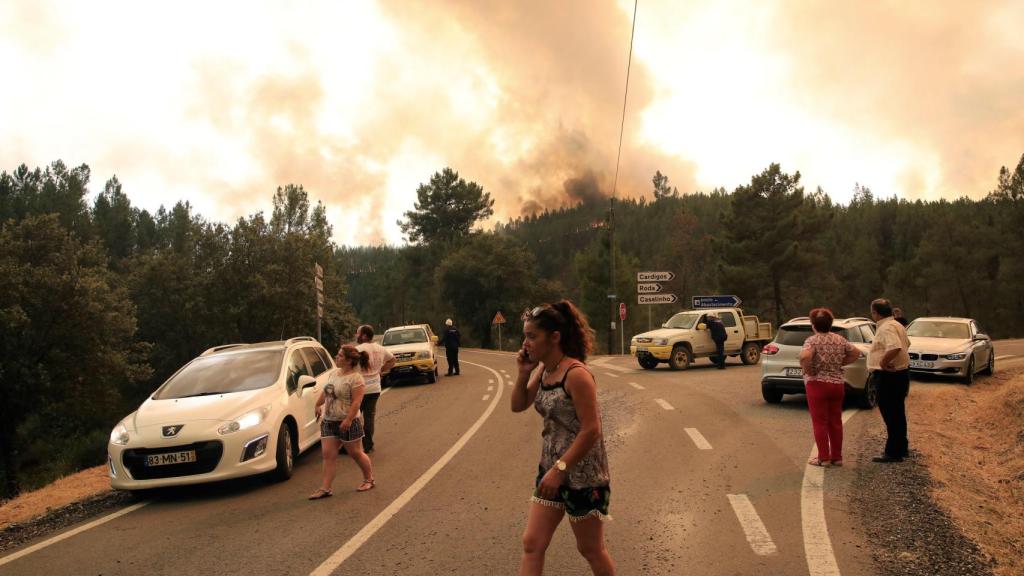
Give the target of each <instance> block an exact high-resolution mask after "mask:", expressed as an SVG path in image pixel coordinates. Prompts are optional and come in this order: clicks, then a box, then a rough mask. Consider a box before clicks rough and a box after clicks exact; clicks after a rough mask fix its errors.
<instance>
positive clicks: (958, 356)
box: [943, 352, 967, 360]
mask: <svg viewBox="0 0 1024 576" xmlns="http://www.w3.org/2000/svg"><path fill="white" fill-rule="evenodd" d="M943 358H945V359H946V360H963V359H964V358H967V353H966V352H957V353H956V354H946V355H945V356H943Z"/></svg>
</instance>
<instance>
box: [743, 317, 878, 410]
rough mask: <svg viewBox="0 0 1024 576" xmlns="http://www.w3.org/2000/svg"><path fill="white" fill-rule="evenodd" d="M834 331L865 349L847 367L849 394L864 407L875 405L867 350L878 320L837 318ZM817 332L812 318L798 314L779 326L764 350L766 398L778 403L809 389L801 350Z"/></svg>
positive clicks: (762, 371) (845, 372) (763, 389)
mask: <svg viewBox="0 0 1024 576" xmlns="http://www.w3.org/2000/svg"><path fill="white" fill-rule="evenodd" d="M832 332H835V333H836V334H839V335H841V336H842V337H843V338H846V340H847V341H848V342H849V343H850V344H853V346H854V348H856V349H858V350H860V353H861V355H860V358H858V359H857V360H855V361H854V362H853V363H852V364H849V365H847V366H844V367H843V379H844V380H846V393H847V395H848V396H852V397H853V398H854V399H856V401H857V404H858V405H859V406H860V407H861V408H874V407H875V405H876V404H878V390H877V389H876V388H875V383H874V381H872V380H871V378H870V377H869V376H870V375H869V373H868V369H867V353H868V349H869V348H870V347H871V341H872V340H873V339H874V337H875V323H874V322H872V321H871V320H869V319H867V318H836V319H835V320H834V321H833V322H832ZM813 333H814V331H813V329H812V328H811V321H810V319H809V318H807V317H806V316H804V317H801V318H794V319H792V320H790V321H789V322H786V323H785V324H783V325H782V326H779V331H778V333H777V334H776V335H775V339H774V340H772V342H771V343H770V344H768V345H767V346H765V347H764V350H762V351H761V396H762V397H763V398H764V400H765V402H768V403H769V404H778V403H779V402H782V396H783V395H785V394H805V393H806V389H805V388H804V371H803V368H801V367H800V351H801V350H803V347H804V342H805V341H806V340H807V338H809V337H810V336H811V334H813Z"/></svg>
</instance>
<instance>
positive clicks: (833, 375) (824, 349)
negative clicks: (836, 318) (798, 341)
mask: <svg viewBox="0 0 1024 576" xmlns="http://www.w3.org/2000/svg"><path fill="white" fill-rule="evenodd" d="M804 350H811V351H812V355H811V368H812V369H813V370H814V376H810V375H808V374H807V373H804V382H810V381H811V380H816V381H818V382H827V383H830V384H842V383H844V382H845V380H844V379H843V358H844V357H846V354H847V353H848V352H849V351H850V350H856V348H854V346H853V344H850V343H849V342H847V340H846V338H843V337H842V336H840V335H839V334H836V333H834V332H830V333H828V334H817V333H816V334H814V335H812V336H811V337H810V338H808V339H807V340H806V341H805V342H804Z"/></svg>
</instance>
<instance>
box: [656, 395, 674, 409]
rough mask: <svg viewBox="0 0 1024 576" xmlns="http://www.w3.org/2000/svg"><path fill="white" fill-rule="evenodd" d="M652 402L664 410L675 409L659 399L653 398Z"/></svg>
mask: <svg viewBox="0 0 1024 576" xmlns="http://www.w3.org/2000/svg"><path fill="white" fill-rule="evenodd" d="M654 401H655V402H657V403H658V406H661V407H662V408H664V409H665V410H675V408H674V407H673V406H672V405H671V404H669V403H668V402H666V401H664V400H662V399H661V398H655V400H654Z"/></svg>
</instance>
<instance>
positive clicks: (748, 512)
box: [726, 494, 779, 556]
mask: <svg viewBox="0 0 1024 576" xmlns="http://www.w3.org/2000/svg"><path fill="white" fill-rule="evenodd" d="M726 496H727V497H728V498H729V504H732V511H733V512H735V513H736V518H737V519H738V520H739V521H740V526H742V527H743V533H744V534H745V535H746V536H747V542H749V543H750V547H751V548H752V549H753V550H754V554H757V555H758V556H769V555H772V554H776V553H778V551H779V549H778V548H776V547H775V542H772V537H771V536H770V535H769V534H768V529H767V528H765V527H764V522H761V517H760V516H758V515H757V510H755V509H754V504H753V503H752V502H751V501H750V498H748V497H747V495H746V494H726Z"/></svg>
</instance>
